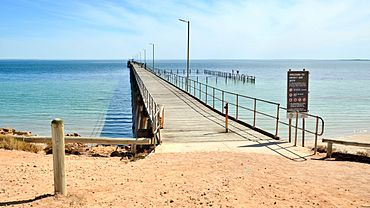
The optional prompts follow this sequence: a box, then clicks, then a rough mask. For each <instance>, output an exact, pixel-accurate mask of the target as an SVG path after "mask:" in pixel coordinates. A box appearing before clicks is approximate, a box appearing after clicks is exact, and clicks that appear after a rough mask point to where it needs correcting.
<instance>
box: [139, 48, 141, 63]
mask: <svg viewBox="0 0 370 208" xmlns="http://www.w3.org/2000/svg"><path fill="white" fill-rule="evenodd" d="M139 57H140V58H139V62H141V51H140V52H139Z"/></svg>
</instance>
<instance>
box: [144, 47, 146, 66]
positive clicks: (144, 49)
mask: <svg viewBox="0 0 370 208" xmlns="http://www.w3.org/2000/svg"><path fill="white" fill-rule="evenodd" d="M144 67H145V68H146V49H144Z"/></svg>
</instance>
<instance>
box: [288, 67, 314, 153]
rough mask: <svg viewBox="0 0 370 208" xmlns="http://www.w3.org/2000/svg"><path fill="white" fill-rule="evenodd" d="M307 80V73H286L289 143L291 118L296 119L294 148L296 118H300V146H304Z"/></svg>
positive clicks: (304, 71) (295, 142)
mask: <svg viewBox="0 0 370 208" xmlns="http://www.w3.org/2000/svg"><path fill="white" fill-rule="evenodd" d="M308 80H309V72H308V71H306V70H305V69H303V71H291V70H290V69H289V71H288V85H287V86H288V89H287V111H288V115H287V117H288V119H289V132H288V133H289V142H290V141H291V123H292V118H293V117H294V116H295V117H296V128H295V138H294V146H296V145H297V127H298V117H299V116H301V117H302V146H304V135H305V134H304V133H305V120H304V119H305V113H306V112H308Z"/></svg>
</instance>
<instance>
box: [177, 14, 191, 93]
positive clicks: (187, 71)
mask: <svg viewBox="0 0 370 208" xmlns="http://www.w3.org/2000/svg"><path fill="white" fill-rule="evenodd" d="M179 20H180V21H181V22H185V23H187V24H188V47H187V59H186V91H189V85H188V82H189V50H190V21H188V20H183V19H179Z"/></svg>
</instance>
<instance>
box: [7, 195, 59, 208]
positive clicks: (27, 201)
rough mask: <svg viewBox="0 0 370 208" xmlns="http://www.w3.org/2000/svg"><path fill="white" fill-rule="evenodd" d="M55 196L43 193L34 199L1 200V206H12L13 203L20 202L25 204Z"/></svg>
mask: <svg viewBox="0 0 370 208" xmlns="http://www.w3.org/2000/svg"><path fill="white" fill-rule="evenodd" d="M51 196H54V194H43V195H40V196H36V197H35V198H33V199H24V200H18V201H7V202H0V207H2V206H11V205H18V204H25V203H31V202H34V201H37V200H40V199H44V198H47V197H51Z"/></svg>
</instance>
